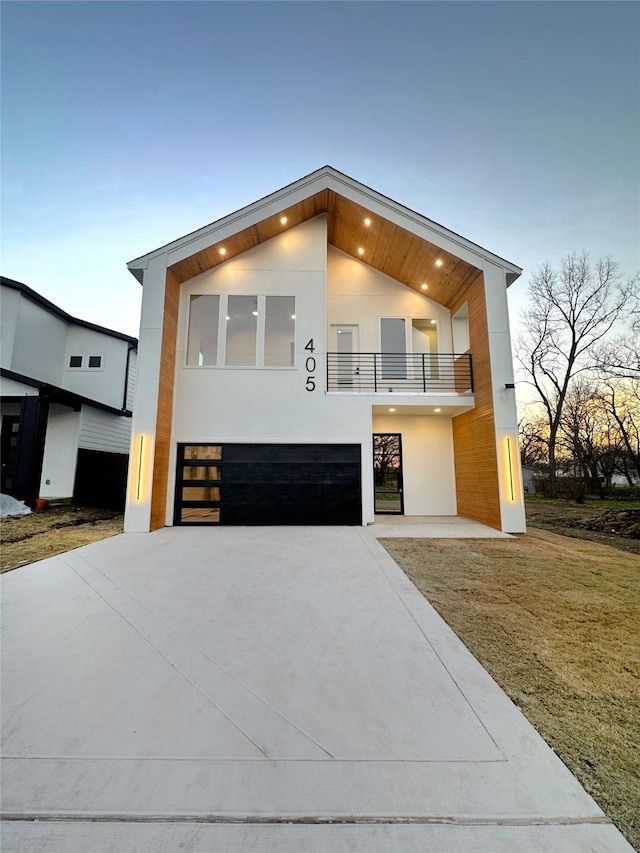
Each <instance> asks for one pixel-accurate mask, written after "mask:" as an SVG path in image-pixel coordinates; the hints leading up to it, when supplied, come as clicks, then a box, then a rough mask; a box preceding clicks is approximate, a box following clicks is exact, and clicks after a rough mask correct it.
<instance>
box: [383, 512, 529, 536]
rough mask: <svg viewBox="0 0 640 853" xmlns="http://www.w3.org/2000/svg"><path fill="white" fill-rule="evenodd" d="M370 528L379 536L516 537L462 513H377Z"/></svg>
mask: <svg viewBox="0 0 640 853" xmlns="http://www.w3.org/2000/svg"><path fill="white" fill-rule="evenodd" d="M369 530H370V531H371V533H373V535H374V536H375V537H376V539H384V538H386V537H392V538H395V539H512V538H513V537H512V536H511V534H509V533H502V532H501V531H500V530H495V529H494V528H493V527H487V525H486V524H480V522H479V521H472V520H471V519H470V518H462V516H460V515H376V521H375V524H373V525H371V527H369Z"/></svg>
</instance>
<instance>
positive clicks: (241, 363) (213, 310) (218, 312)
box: [187, 294, 296, 367]
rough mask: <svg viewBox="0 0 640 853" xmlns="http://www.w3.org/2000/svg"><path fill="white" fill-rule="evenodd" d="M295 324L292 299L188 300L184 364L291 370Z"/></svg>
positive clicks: (201, 297) (223, 297)
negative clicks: (288, 368)
mask: <svg viewBox="0 0 640 853" xmlns="http://www.w3.org/2000/svg"><path fill="white" fill-rule="evenodd" d="M295 320H296V315H295V297H294V296H265V295H235V294H231V295H226V294H221V295H218V294H201V295H194V296H191V297H190V300H189V327H188V334H187V364H188V365H194V366H200V367H202V366H212V367H215V366H216V365H224V366H226V367H293V365H294V364H295Z"/></svg>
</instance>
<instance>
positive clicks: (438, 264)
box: [436, 258, 443, 267]
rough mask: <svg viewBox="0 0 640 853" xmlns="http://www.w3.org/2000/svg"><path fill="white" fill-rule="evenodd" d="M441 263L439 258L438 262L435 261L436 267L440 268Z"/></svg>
mask: <svg viewBox="0 0 640 853" xmlns="http://www.w3.org/2000/svg"><path fill="white" fill-rule="evenodd" d="M442 263H443V262H442V261H441V260H440V258H438V260H437V261H436V266H437V267H441V266H442Z"/></svg>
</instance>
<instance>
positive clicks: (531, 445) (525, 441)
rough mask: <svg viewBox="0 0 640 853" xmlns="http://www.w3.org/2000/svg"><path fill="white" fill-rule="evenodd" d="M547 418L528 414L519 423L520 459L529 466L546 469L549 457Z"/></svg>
mask: <svg viewBox="0 0 640 853" xmlns="http://www.w3.org/2000/svg"><path fill="white" fill-rule="evenodd" d="M548 432H549V430H548V428H547V423H546V419H545V418H544V417H540V415H539V414H530V413H529V414H527V415H525V416H524V417H523V418H521V420H520V422H519V423H518V441H519V444H520V461H521V462H522V464H523V465H525V466H526V467H529V468H534V469H536V470H537V471H543V470H544V471H546V470H547V463H548V459H549V450H548V443H547V435H548Z"/></svg>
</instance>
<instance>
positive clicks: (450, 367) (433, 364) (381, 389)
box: [327, 352, 473, 394]
mask: <svg viewBox="0 0 640 853" xmlns="http://www.w3.org/2000/svg"><path fill="white" fill-rule="evenodd" d="M327 391H342V392H343V393H346V394H349V393H351V394H371V393H373V394H451V393H454V394H468V393H470V392H472V391H473V370H472V365H471V355H470V354H469V353H463V354H459V355H457V354H455V353H390V352H358V353H344V352H328V353H327Z"/></svg>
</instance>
